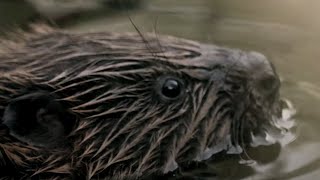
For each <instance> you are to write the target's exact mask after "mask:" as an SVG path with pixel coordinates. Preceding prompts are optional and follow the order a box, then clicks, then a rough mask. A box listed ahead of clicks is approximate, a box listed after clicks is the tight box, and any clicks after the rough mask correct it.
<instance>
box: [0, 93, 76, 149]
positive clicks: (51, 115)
mask: <svg viewBox="0 0 320 180" xmlns="http://www.w3.org/2000/svg"><path fill="white" fill-rule="evenodd" d="M70 117H71V116H69V115H68V113H67V112H66V110H64V109H63V107H62V105H61V104H60V103H58V102H57V101H56V99H55V98H54V97H52V96H50V95H49V93H47V92H37V93H32V94H27V95H23V96H20V97H17V98H15V99H13V100H12V101H11V102H10V103H9V105H8V106H7V107H6V108H5V111H4V114H3V117H2V124H3V125H5V126H7V127H8V129H9V133H10V135H11V136H13V137H15V138H17V139H18V140H19V141H22V142H24V143H27V144H30V145H34V146H40V147H48V148H55V147H62V146H63V145H64V144H65V142H66V135H67V133H68V131H69V129H70V127H69V126H70V123H64V121H65V120H66V119H67V120H68V119H69V118H70Z"/></svg>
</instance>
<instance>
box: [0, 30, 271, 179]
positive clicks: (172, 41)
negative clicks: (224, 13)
mask: <svg viewBox="0 0 320 180" xmlns="http://www.w3.org/2000/svg"><path fill="white" fill-rule="evenodd" d="M13 37H15V39H14V40H2V41H1V46H0V52H1V54H0V61H1V65H0V72H1V76H0V113H1V114H2V115H3V114H4V112H5V109H6V108H7V107H8V105H9V104H10V103H12V101H13V100H14V99H15V98H19V97H21V96H23V95H26V94H30V93H34V92H43V91H45V92H46V93H47V95H48V96H50V97H51V96H52V97H55V99H54V101H57V102H58V103H59V106H60V105H61V106H62V107H63V108H64V109H66V111H68V113H69V114H70V115H72V120H73V121H74V123H73V124H74V125H73V126H72V130H70V132H69V133H68V135H67V136H59V137H61V138H63V142H67V143H68V144H69V145H68V146H67V147H66V148H48V147H50V146H46V145H45V146H44V147H41V146H37V145H36V144H32V142H31V143H26V142H23V141H20V140H19V139H17V138H15V137H14V136H11V135H10V132H9V130H8V128H7V127H5V126H3V125H2V126H1V129H0V166H1V169H2V168H5V169H7V171H6V172H7V174H5V175H2V174H1V175H2V176H3V177H7V178H12V177H15V178H22V177H33V178H51V179H61V178H80V177H81V178H87V179H91V178H106V177H107V178H113V179H126V178H138V177H147V176H149V175H152V174H164V173H167V172H168V171H170V170H172V169H174V167H172V166H173V165H174V164H175V163H178V164H183V163H187V162H190V161H193V160H195V159H196V158H197V157H196V155H197V154H198V153H199V152H203V151H204V150H205V149H206V147H212V146H214V145H215V144H218V143H220V142H221V141H223V140H225V139H226V137H227V136H228V135H231V136H232V141H233V143H234V144H240V146H244V143H245V139H247V136H248V134H246V133H244V132H242V131H247V130H246V129H251V130H258V129H259V128H260V126H259V125H258V124H260V123H261V122H264V123H266V124H268V120H267V119H268V118H269V117H270V114H271V113H273V108H272V105H273V104H274V102H275V101H276V98H277V95H274V96H272V98H269V100H270V99H272V100H270V101H269V100H268V101H264V100H259V101H258V100H257V99H256V97H257V96H258V95H261V94H257V92H256V89H255V88H253V87H252V86H250V80H251V79H250V77H249V75H248V74H250V73H248V72H246V71H247V70H246V69H243V68H241V67H240V66H239V67H238V68H237V65H235V66H231V65H230V64H227V65H224V64H221V63H216V64H212V65H211V64H210V63H209V64H205V63H204V64H201V59H208V60H211V59H212V60H215V59H220V60H223V59H224V58H225V59H227V58H240V56H241V57H242V56H245V54H244V53H243V52H241V51H234V54H232V55H231V56H230V54H231V52H232V53H233V50H229V49H226V48H219V47H215V46H213V47H212V50H213V53H209V54H206V55H204V54H205V53H204V52H205V51H206V50H205V48H204V47H207V45H203V44H199V43H197V42H194V41H189V40H183V39H179V38H174V37H167V36H163V37H159V39H158V38H157V37H155V36H152V35H145V38H146V39H147V40H148V44H147V45H148V47H146V43H145V42H144V40H143V39H141V37H140V36H139V35H137V34H135V33H128V34H116V33H89V34H69V33H66V32H62V31H58V30H54V29H51V28H49V27H46V26H35V27H34V28H33V32H32V33H19V34H14V36H13ZM159 43H160V44H161V46H159ZM151 50H152V51H151ZM238 56H239V57H238ZM206 61H207V60H206ZM206 61H205V62H206ZM198 62H200V63H198ZM221 62H223V61H221ZM226 62H227V61H226ZM197 63H198V64H197ZM231 67H232V68H231ZM212 74H214V75H212ZM167 76H173V77H177V78H179V79H182V80H183V81H184V84H185V94H184V96H182V97H181V98H179V99H176V100H174V101H167V100H166V99H163V98H161V96H159V93H157V91H158V90H157V87H158V84H157V83H158V82H159V78H162V77H167ZM275 94H276V93H275ZM254 112H259V113H254ZM253 116H256V117H254V118H253ZM63 120H65V119H63ZM244 120H247V121H245V122H244ZM59 121H60V120H59ZM62 124H63V123H62ZM248 132H249V131H248ZM31 140H32V138H31ZM57 143H59V142H57Z"/></svg>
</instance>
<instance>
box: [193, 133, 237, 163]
mask: <svg viewBox="0 0 320 180" xmlns="http://www.w3.org/2000/svg"><path fill="white" fill-rule="evenodd" d="M221 151H226V152H227V154H240V153H242V151H243V150H242V148H241V147H240V146H234V145H232V143H231V136H230V135H228V136H227V137H226V138H225V139H224V140H223V141H221V142H219V143H218V144H216V145H214V146H213V147H210V148H209V147H207V148H206V149H205V150H204V151H203V152H201V153H199V154H198V156H197V157H196V158H195V159H194V160H195V161H199V162H200V161H204V160H207V159H209V158H210V157H211V156H212V155H214V154H217V153H219V152H221Z"/></svg>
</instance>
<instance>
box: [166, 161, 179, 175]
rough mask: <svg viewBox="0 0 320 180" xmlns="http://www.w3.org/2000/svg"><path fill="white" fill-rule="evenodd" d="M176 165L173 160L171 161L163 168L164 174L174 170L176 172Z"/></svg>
mask: <svg viewBox="0 0 320 180" xmlns="http://www.w3.org/2000/svg"><path fill="white" fill-rule="evenodd" d="M178 167H179V166H178V163H177V162H176V161H175V160H174V159H171V160H170V161H169V162H168V163H167V164H166V166H165V168H164V170H163V172H164V173H165V174H166V173H168V172H173V171H174V170H176V169H177V168H178Z"/></svg>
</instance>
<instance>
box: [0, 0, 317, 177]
mask: <svg viewBox="0 0 320 180" xmlns="http://www.w3.org/2000/svg"><path fill="white" fill-rule="evenodd" d="M99 11H100V12H99V13H98V14H99V16H97V17H96V18H88V17H89V16H90V17H91V15H83V16H82V17H79V18H76V20H74V21H71V22H69V23H68V24H67V25H65V26H64V28H66V29H68V30H71V31H76V32H87V31H117V32H127V31H135V30H134V28H133V26H132V24H131V23H130V21H129V19H128V14H129V16H130V17H131V18H132V19H133V21H134V22H135V24H136V25H137V26H138V28H139V29H140V30H141V31H142V32H150V31H155V30H156V32H157V33H159V34H170V35H175V36H179V37H184V38H188V39H193V40H198V41H201V42H209V43H215V44H218V45H222V46H227V47H234V48H240V49H246V50H255V51H259V52H262V53H263V54H265V55H266V56H267V57H268V58H269V59H270V60H271V61H272V62H273V63H274V64H275V66H276V68H277V70H278V72H279V74H280V76H281V78H282V80H283V83H282V92H281V93H282V96H283V97H286V98H288V99H290V100H291V101H292V102H293V104H294V106H295V107H296V109H297V111H298V113H297V116H296V119H297V127H298V128H297V134H298V136H297V139H296V140H295V141H293V142H292V143H290V144H289V145H287V146H286V147H285V148H282V149H281V152H280V154H277V153H275V152H274V148H263V149H260V150H255V151H252V152H249V155H250V156H251V157H253V158H257V159H266V160H265V161H264V163H263V164H262V165H256V164H252V165H242V164H239V163H238V159H237V158H228V159H225V160H223V161H219V162H218V163H215V164H212V165H210V168H209V169H208V170H206V171H207V172H209V174H210V172H214V173H217V174H218V176H219V177H220V178H223V179H290V180H291V179H294V180H309V179H310V180H313V179H319V177H320V151H319V149H320V141H319V139H320V131H319V128H320V78H319V74H320V62H319V61H320V60H319V58H320V51H319V47H320V20H319V18H318V17H319V15H320V1H318V0H281V1H279V0H265V1H258V0H241V1H235V0H184V1H182V0H150V1H147V3H146V4H145V5H144V6H142V7H141V8H140V9H136V10H134V11H129V12H128V13H126V12H118V13H110V12H109V10H108V9H104V10H99ZM35 14H36V11H35V9H32V7H31V6H29V5H27V4H23V3H22V2H21V1H20V2H18V1H8V0H7V1H3V2H1V3H0V26H1V27H5V26H8V25H10V24H21V23H23V22H25V21H27V20H28V19H31V18H32V17H34V15H35ZM104 14H105V15H104ZM250 153H251V154H250ZM275 154H276V155H275ZM274 156H276V157H275V158H274ZM268 159H272V161H271V160H268ZM208 179H210V178H209V177H208Z"/></svg>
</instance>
